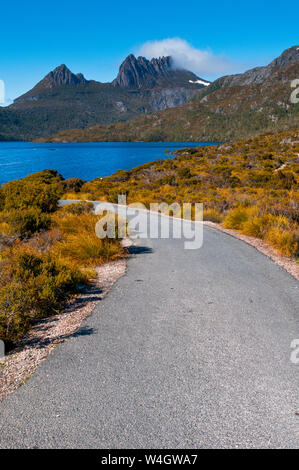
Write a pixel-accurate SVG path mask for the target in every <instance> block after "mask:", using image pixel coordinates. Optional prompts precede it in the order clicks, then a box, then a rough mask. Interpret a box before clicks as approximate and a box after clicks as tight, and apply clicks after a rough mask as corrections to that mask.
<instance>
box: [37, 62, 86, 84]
mask: <svg viewBox="0 0 299 470" xmlns="http://www.w3.org/2000/svg"><path fill="white" fill-rule="evenodd" d="M82 83H87V80H86V79H85V78H84V76H83V75H82V74H81V73H78V74H77V75H75V74H73V73H72V72H71V71H70V69H69V68H68V67H67V66H66V65H65V64H62V65H60V66H59V67H56V69H55V70H53V71H52V72H50V73H48V75H46V76H45V78H44V79H43V80H42V81H41V82H40V83H39V85H42V86H43V87H45V88H55V87H60V86H65V85H79V84H82Z"/></svg>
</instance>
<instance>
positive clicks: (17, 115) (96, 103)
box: [0, 54, 204, 140]
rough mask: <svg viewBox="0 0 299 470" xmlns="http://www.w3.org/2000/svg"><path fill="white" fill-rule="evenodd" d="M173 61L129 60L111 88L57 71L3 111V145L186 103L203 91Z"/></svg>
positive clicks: (60, 68) (192, 76)
mask: <svg viewBox="0 0 299 470" xmlns="http://www.w3.org/2000/svg"><path fill="white" fill-rule="evenodd" d="M198 80H199V77H197V76H196V75H195V74H193V73H192V72H189V71H186V70H179V69H176V68H174V67H173V61H172V59H171V57H160V58H157V59H152V60H151V61H149V60H147V59H145V58H144V57H138V58H136V57H135V56H133V55H132V54H131V55H130V56H128V57H127V58H126V59H125V60H124V61H123V63H122V64H121V66H120V70H119V73H118V76H117V77H116V78H115V80H113V81H112V82H111V83H101V82H98V81H96V80H87V79H86V78H85V77H84V75H83V74H82V73H77V74H74V73H73V72H72V71H71V70H70V69H69V68H68V67H67V66H66V65H65V64H62V65H60V66H58V67H56V68H55V69H54V70H52V71H51V72H49V73H48V74H47V75H46V76H45V77H44V78H43V79H42V80H41V81H39V82H38V83H37V84H36V85H35V86H34V87H33V88H32V89H31V90H29V91H28V92H27V93H24V94H23V95H21V96H20V97H18V98H17V99H15V101H14V102H13V103H12V104H11V105H10V106H9V107H7V108H0V139H1V136H2V139H7V138H10V137H13V138H14V139H16V138H17V139H18V138H19V139H25V140H28V139H29V140H30V139H33V138H39V137H43V136H48V135H51V134H54V133H55V132H58V131H60V130H62V129H72V128H74V127H75V128H86V127H88V126H91V125H95V124H98V123H102V124H110V123H113V122H119V121H125V120H129V119H133V118H136V117H138V116H140V115H142V114H147V113H151V112H156V111H160V110H162V109H166V108H169V107H173V106H179V105H183V104H185V103H187V102H188V101H189V99H190V98H191V96H193V95H194V94H195V93H196V92H197V91H198V90H199V89H201V88H203V87H204V85H203V84H201V83H199V82H197V81H198Z"/></svg>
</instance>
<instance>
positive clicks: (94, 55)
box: [0, 0, 299, 99]
mask: <svg viewBox="0 0 299 470" xmlns="http://www.w3.org/2000/svg"><path fill="white" fill-rule="evenodd" d="M298 10H299V7H298V1H297V2H295V1H292V0H290V1H289V2H286V3H285V4H282V3H281V2H280V3H278V2H276V3H275V2H270V1H264V2H263V1H261V0H260V1H257V0H251V1H250V2H246V3H244V2H240V1H238V2H235V1H234V2H224V1H221V2H220V1H216V0H214V1H213V2H200V0H196V1H195V0H189V1H182V0H180V1H177V0H166V1H165V0H164V1H163V0H159V1H158V0H150V1H148V2H146V1H142V0H138V1H136V0H130V1H124V0H123V1H119V0H113V1H107V0H106V1H105V2H102V1H99V0H98V1H93V0H89V1H86V2H83V1H82V0H81V1H76V0H72V1H69V0H60V1H57V0H52V1H47V0H45V1H44V2H40V1H32V0H28V1H24V0H23V1H19V0H17V1H14V2H5V3H2V4H1V10H0V13H1V26H0V38H1V42H0V44H1V53H0V79H2V80H4V82H5V87H6V98H7V99H8V98H10V99H13V98H15V97H17V96H19V95H20V94H22V93H24V92H26V91H28V90H29V89H30V88H32V86H33V85H35V84H36V83H37V82H38V81H39V80H40V79H41V78H43V76H44V75H46V74H47V73H48V72H49V71H50V70H52V69H53V68H55V67H56V66H57V65H60V64H61V63H65V64H66V65H67V66H68V67H69V68H70V69H71V70H72V71H73V72H74V73H78V72H82V73H83V74H84V75H85V77H86V78H88V79H90V78H93V79H95V80H99V81H110V80H112V79H113V78H114V77H115V75H116V74H117V70H118V66H119V64H120V62H121V61H122V60H123V59H124V57H126V56H127V55H128V54H129V53H131V52H133V53H138V52H144V51H146V52H147V53H149V54H150V53H151V52H152V51H160V50H163V51H164V50H165V48H166V49H167V47H168V45H169V43H167V42H165V40H167V39H173V38H177V39H176V40H177V41H178V42H177V43H172V46H173V45H174V44H176V45H177V47H178V49H179V50H180V51H179V52H180V54H181V58H182V54H184V51H185V52H186V51H187V53H189V57H188V62H187V63H188V64H191V65H192V60H193V59H192V57H194V58H195V60H196V57H197V59H198V58H199V59H200V57H201V55H200V54H202V51H204V57H205V61H204V62H203V67H201V66H200V60H199V62H198V61H197V63H196V64H195V65H194V67H195V68H196V70H194V71H195V72H197V73H198V74H199V75H201V76H202V77H203V78H206V79H214V78H216V77H217V76H220V75H223V74H224V73H226V72H227V73H229V72H239V71H240V72H241V71H244V70H245V69H247V68H249V67H253V66H256V65H264V64H266V63H268V62H269V61H270V60H272V59H273V58H274V57H276V56H278V55H279V54H280V53H281V52H282V51H283V50H284V49H286V48H288V47H290V46H292V45H295V44H298V43H299V38H298V30H299V28H298V13H299V11H298ZM148 41H158V43H157V42H156V43H155V44H152V43H150V45H147V46H144V44H145V43H147V42H148ZM160 41H163V42H161V43H160ZM179 41H181V42H179ZM183 41H186V42H187V43H186V42H183ZM186 44H187V45H186ZM160 46H161V47H160ZM175 47H176V46H175ZM184 47H185V49H184ZM186 48H187V49H186ZM188 48H190V49H188ZM190 51H191V52H190ZM196 51H198V52H196ZM192 54H193V55H192Z"/></svg>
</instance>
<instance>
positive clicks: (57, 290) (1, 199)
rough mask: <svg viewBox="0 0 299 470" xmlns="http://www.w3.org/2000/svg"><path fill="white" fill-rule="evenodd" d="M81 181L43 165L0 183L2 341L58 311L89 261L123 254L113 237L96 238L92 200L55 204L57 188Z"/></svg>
mask: <svg viewBox="0 0 299 470" xmlns="http://www.w3.org/2000/svg"><path fill="white" fill-rule="evenodd" d="M83 184H84V181H82V180H78V179H75V178H74V179H71V180H66V181H65V180H63V178H62V177H61V175H59V174H58V173H57V171H55V170H45V171H43V172H40V173H35V174H33V175H30V176H28V177H27V178H24V179H22V180H18V181H12V182H10V183H7V184H5V185H3V186H2V187H1V188H0V339H2V340H4V341H5V342H6V343H8V344H10V343H11V344H14V343H16V342H17V341H18V340H19V339H20V338H22V336H24V334H26V332H27V331H28V329H29V328H30V326H31V325H32V324H33V322H35V321H36V320H38V319H40V318H43V317H45V316H48V315H51V314H55V313H58V312H59V311H60V310H61V308H62V307H63V305H64V304H65V302H66V301H67V299H68V298H69V297H70V296H72V295H75V294H76V292H78V287H79V286H80V285H84V284H87V283H88V282H89V279H90V278H91V277H92V276H93V275H94V273H95V272H94V267H95V266H97V265H100V264H102V263H104V262H106V261H109V260H112V259H116V258H117V257H119V256H123V255H124V254H125V253H124V250H123V248H122V246H121V244H120V240H119V239H115V240H108V239H104V240H101V239H99V238H97V236H96V234H95V225H96V223H97V221H98V219H99V217H98V216H96V215H94V214H93V213H92V210H93V206H92V204H89V203H83V202H82V203H79V204H71V205H69V206H67V207H62V208H59V205H58V201H59V199H60V197H61V196H62V194H63V192H64V191H66V190H70V189H71V190H72V191H78V190H79V189H80V188H81V187H82V185H83Z"/></svg>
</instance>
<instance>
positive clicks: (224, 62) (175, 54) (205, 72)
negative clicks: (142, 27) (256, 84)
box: [136, 38, 238, 78]
mask: <svg viewBox="0 0 299 470" xmlns="http://www.w3.org/2000/svg"><path fill="white" fill-rule="evenodd" d="M136 55H142V56H145V57H146V58H148V59H152V58H153V57H161V56H172V58H173V59H174V63H175V66H176V67H177V68H183V69H187V70H190V71H191V72H194V73H196V74H197V75H199V76H203V77H207V76H209V77H213V78H214V77H217V76H220V75H224V74H229V73H235V72H236V71H237V68H238V64H236V63H235V62H233V61H232V60H230V59H229V58H227V57H225V56H224V55H218V56H217V55H214V54H213V53H212V52H211V51H207V50H201V49H196V48H195V47H193V46H192V45H191V44H190V43H188V42H187V41H185V40H184V39H181V38H169V39H163V40H162V41H148V42H146V43H144V44H143V45H142V46H141V47H140V48H139V49H138V50H137V51H136Z"/></svg>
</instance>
